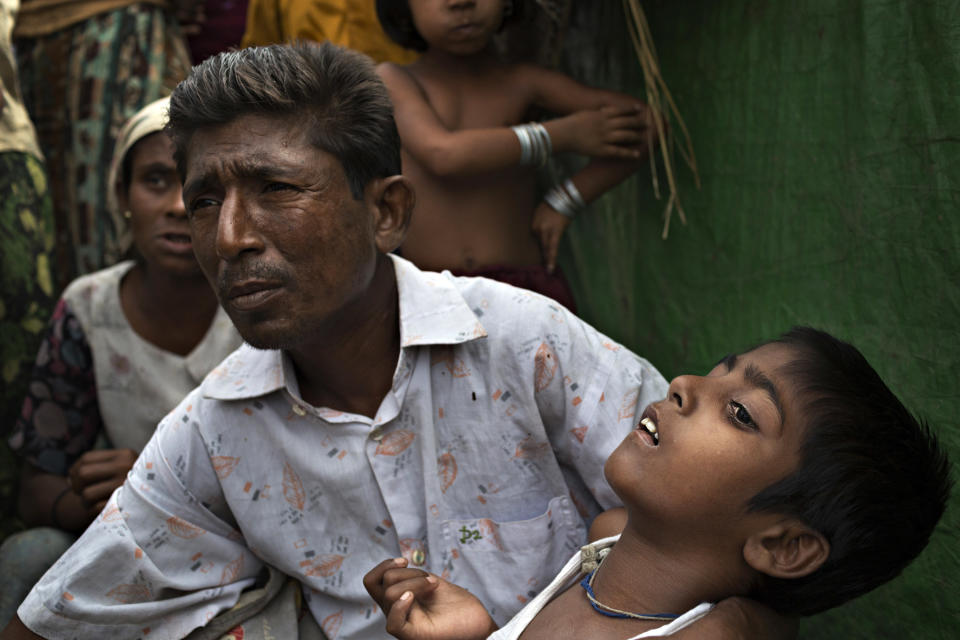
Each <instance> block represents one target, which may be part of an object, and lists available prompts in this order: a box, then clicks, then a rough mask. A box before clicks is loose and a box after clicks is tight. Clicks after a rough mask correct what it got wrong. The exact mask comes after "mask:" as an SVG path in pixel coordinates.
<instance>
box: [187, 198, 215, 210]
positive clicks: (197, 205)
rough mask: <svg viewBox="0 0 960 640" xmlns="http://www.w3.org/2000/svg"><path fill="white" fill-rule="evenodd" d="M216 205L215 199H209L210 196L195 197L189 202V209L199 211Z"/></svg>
mask: <svg viewBox="0 0 960 640" xmlns="http://www.w3.org/2000/svg"><path fill="white" fill-rule="evenodd" d="M215 206H217V201H216V200H211V199H210V198H197V199H196V200H194V201H193V202H191V203H190V211H191V212H194V211H199V210H201V209H206V208H207V207H215Z"/></svg>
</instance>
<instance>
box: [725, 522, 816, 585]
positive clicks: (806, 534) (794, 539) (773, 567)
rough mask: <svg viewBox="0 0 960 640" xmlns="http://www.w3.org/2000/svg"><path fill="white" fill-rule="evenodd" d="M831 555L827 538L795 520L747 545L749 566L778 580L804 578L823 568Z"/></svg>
mask: <svg viewBox="0 0 960 640" xmlns="http://www.w3.org/2000/svg"><path fill="white" fill-rule="evenodd" d="M829 555H830V543H829V542H828V541H827V539H826V538H825V537H823V535H822V534H821V533H820V532H818V531H814V530H813V529H811V528H810V527H808V526H807V525H805V524H803V523H802V522H800V521H799V520H796V519H794V518H787V519H786V520H781V521H779V522H777V523H776V524H774V525H771V526H769V527H767V528H766V529H763V530H762V531H759V532H758V533H755V534H753V535H752V536H750V537H749V538H748V539H747V542H746V544H744V545H743V559H744V560H746V561H747V564H749V565H750V566H751V567H753V568H754V569H756V570H757V571H759V572H760V573H765V574H766V575H768V576H771V577H774V578H785V579H790V578H802V577H803V576H806V575H809V574H811V573H813V572H814V571H816V570H817V569H819V568H820V566H821V565H823V563H824V562H826V560H827V557H828V556H829Z"/></svg>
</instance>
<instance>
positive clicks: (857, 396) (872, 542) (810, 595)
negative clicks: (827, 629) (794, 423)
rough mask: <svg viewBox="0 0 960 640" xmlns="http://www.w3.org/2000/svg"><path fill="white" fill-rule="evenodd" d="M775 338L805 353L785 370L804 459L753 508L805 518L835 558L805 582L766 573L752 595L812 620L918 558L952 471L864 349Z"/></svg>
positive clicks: (794, 334)
mask: <svg viewBox="0 0 960 640" xmlns="http://www.w3.org/2000/svg"><path fill="white" fill-rule="evenodd" d="M773 342H774V343H778V344H783V345H787V346H788V347H791V348H792V349H794V350H795V351H796V352H797V353H798V354H799V357H798V358H796V359H795V360H793V361H792V362H790V363H788V364H786V365H785V366H784V369H783V371H784V372H785V373H786V375H787V379H788V380H790V382H791V384H793V385H795V389H796V392H797V397H798V398H799V401H800V402H799V404H800V412H802V416H803V418H802V422H803V426H804V429H805V433H804V436H803V445H802V448H801V461H800V466H799V468H798V469H797V470H796V471H794V472H793V473H791V474H790V475H789V476H787V477H786V478H784V479H782V480H780V481H778V482H776V483H774V484H773V485H771V486H769V487H767V488H766V489H764V490H763V491H760V492H759V493H758V494H757V495H756V496H754V497H753V498H752V499H751V501H750V504H749V508H750V510H751V511H769V512H775V513H783V514H785V515H789V516H793V517H795V518H798V519H799V520H801V521H802V522H804V523H805V524H806V525H807V526H809V527H811V528H812V529H814V530H816V531H819V532H820V533H821V534H822V535H823V536H825V537H826V538H827V540H828V541H829V542H830V554H829V556H828V558H827V560H826V562H825V563H824V564H823V565H822V566H821V567H820V568H819V569H817V570H816V571H814V572H813V573H811V574H810V575H807V576H804V577H802V578H796V579H789V580H788V579H780V578H773V577H770V576H763V577H762V578H761V580H760V581H759V583H758V585H757V588H756V591H755V593H753V596H754V597H755V598H757V599H758V600H761V601H763V602H765V603H767V604H768V605H769V606H771V607H773V608H774V609H776V610H778V611H780V612H783V613H796V614H801V615H810V614H813V613H817V612H819V611H823V610H825V609H829V608H831V607H835V606H837V605H839V604H842V603H843V602H846V601H847V600H849V599H851V598H855V597H857V596H859V595H862V594H864V593H866V592H867V591H870V590H871V589H873V588H875V587H877V586H879V585H881V584H883V583H884V582H886V581H888V580H890V579H892V578H894V577H895V576H897V575H898V574H899V573H900V572H901V571H902V570H903V569H904V567H906V566H907V564H909V563H910V561H911V560H913V559H914V558H915V557H916V556H917V555H918V554H919V553H920V551H921V550H922V549H923V548H924V547H925V546H926V544H927V541H928V540H929V538H930V534H931V533H932V532H933V529H934V527H935V526H936V524H937V521H938V520H939V519H940V516H941V515H942V514H943V510H944V507H945V506H946V502H947V499H948V496H949V493H950V485H951V481H950V465H949V462H948V461H947V457H946V455H945V454H944V452H943V450H942V449H941V448H940V445H939V444H938V443H937V439H936V437H935V436H934V435H933V433H931V431H930V428H929V426H927V425H926V424H924V423H921V422H919V421H918V420H917V419H916V418H914V416H913V415H911V414H910V412H909V411H908V410H907V409H906V408H905V407H904V406H903V404H901V402H900V401H899V400H898V399H897V397H896V396H895V395H894V394H893V393H892V392H891V391H890V389H888V388H887V386H886V385H885V384H884V383H883V381H882V380H881V379H880V376H879V375H877V372H876V371H874V370H873V368H872V367H871V366H870V365H869V364H868V363H867V361H866V359H865V358H864V357H863V356H862V355H861V354H860V352H859V351H857V349H856V348H854V347H853V346H851V345H849V344H847V343H845V342H842V341H840V340H837V339H836V338H834V337H832V336H830V335H829V334H827V333H824V332H822V331H817V330H815V329H811V328H808V327H795V328H794V329H792V330H791V331H789V332H788V333H786V334H785V335H783V336H782V337H781V338H780V339H778V340H775V341H773Z"/></svg>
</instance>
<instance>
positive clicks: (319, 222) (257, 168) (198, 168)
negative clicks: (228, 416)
mask: <svg viewBox="0 0 960 640" xmlns="http://www.w3.org/2000/svg"><path fill="white" fill-rule="evenodd" d="M306 132H307V126H306V123H305V121H304V120H303V119H302V118H297V117H271V116H261V115H246V116H241V117H239V118H237V119H236V120H234V121H232V122H230V123H228V124H226V125H221V126H218V127H212V128H209V129H202V130H200V131H197V132H196V133H195V134H194V135H193V137H192V138H191V139H190V142H189V145H188V147H187V154H186V160H187V162H186V166H187V170H186V176H185V180H184V194H183V196H184V202H185V204H186V208H187V213H188V215H189V217H190V226H191V231H192V235H193V246H194V251H195V252H196V255H197V261H198V262H199V263H200V267H201V268H202V269H203V272H204V274H205V275H206V277H207V279H208V280H209V281H210V283H211V284H212V285H213V288H214V290H215V291H216V292H217V297H218V298H219V299H220V304H221V305H222V306H223V308H224V309H225V310H226V312H227V314H229V316H230V319H231V320H233V323H234V324H235V325H236V327H237V330H238V331H239V332H240V335H242V336H243V338H244V340H246V341H247V342H249V343H250V344H251V345H253V346H255V347H258V348H282V349H294V348H296V346H297V345H299V344H303V343H304V342H305V341H316V340H318V339H322V338H323V337H324V336H329V335H334V334H335V333H336V332H338V331H341V330H343V329H344V328H345V327H349V326H350V325H351V324H352V323H353V322H355V321H356V318H357V314H359V313H362V309H363V306H364V305H363V300H364V297H363V294H364V293H365V292H366V290H367V287H368V285H369V283H370V281H371V279H372V277H373V273H374V269H375V265H376V261H377V246H376V241H375V237H374V229H375V224H376V223H375V217H376V209H375V207H372V206H371V203H370V202H368V201H369V200H370V197H368V196H369V192H370V189H368V190H367V191H368V194H367V195H366V196H365V197H364V198H363V199H361V200H359V201H358V200H355V199H354V198H353V196H352V194H351V193H350V188H349V185H348V183H347V179H346V175H345V174H344V171H343V167H342V165H341V164H340V162H339V160H337V158H335V157H334V156H332V155H330V154H328V153H325V152H323V151H321V150H319V149H317V148H315V147H314V146H312V145H311V144H310V143H309V141H308V138H307V133H306Z"/></svg>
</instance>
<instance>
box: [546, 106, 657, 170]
mask: <svg viewBox="0 0 960 640" xmlns="http://www.w3.org/2000/svg"><path fill="white" fill-rule="evenodd" d="M561 120H563V121H564V124H565V125H566V126H569V131H568V132H567V133H569V134H570V135H571V136H572V137H571V139H570V147H571V149H572V150H573V151H575V152H576V153H580V154H583V155H586V156H591V157H594V158H619V159H624V160H636V159H639V158H642V157H643V155H644V154H645V153H646V152H647V146H648V144H649V141H648V138H649V137H650V132H649V130H648V129H649V126H650V124H651V121H650V115H649V110H648V109H647V108H646V107H645V106H644V105H642V104H639V103H638V104H636V105H628V106H612V105H609V106H605V107H601V108H599V109H591V110H588V111H578V112H576V113H572V114H570V115H569V116H566V117H565V118H562V119H561Z"/></svg>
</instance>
